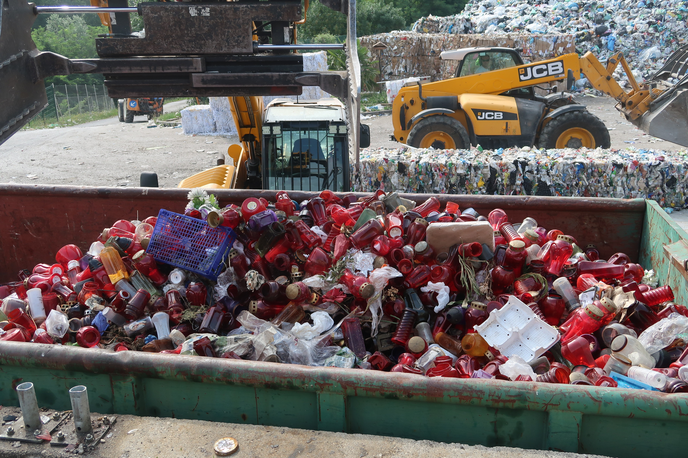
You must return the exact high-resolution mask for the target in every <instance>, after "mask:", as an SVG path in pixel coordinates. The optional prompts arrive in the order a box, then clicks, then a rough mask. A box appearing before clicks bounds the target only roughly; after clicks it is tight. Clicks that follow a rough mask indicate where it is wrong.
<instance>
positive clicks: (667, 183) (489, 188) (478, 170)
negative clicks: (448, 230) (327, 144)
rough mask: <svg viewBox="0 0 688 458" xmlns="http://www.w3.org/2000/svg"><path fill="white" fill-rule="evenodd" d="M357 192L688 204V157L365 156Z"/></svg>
mask: <svg viewBox="0 0 688 458" xmlns="http://www.w3.org/2000/svg"><path fill="white" fill-rule="evenodd" d="M360 164H361V165H360V168H358V169H356V168H355V167H354V168H352V170H351V171H352V176H353V177H354V179H352V183H354V190H355V191H363V192H366V191H371V190H374V189H378V188H380V186H382V187H383V189H391V190H396V191H398V192H411V193H413V192H418V193H440V194H487V195H495V194H496V195H539V196H577V197H614V198H623V199H630V198H644V199H652V200H655V201H657V202H658V203H659V204H660V205H661V206H662V207H665V208H667V209H671V208H675V209H682V208H685V207H686V206H688V201H687V199H688V153H687V152H686V151H676V152H670V151H656V150H644V149H636V148H626V149H624V150H601V149H596V150H588V149H586V148H582V149H571V148H567V149H551V150H548V149H537V148H529V147H524V148H508V149H502V148H500V149H497V150H483V149H482V148H471V149H470V150H435V149H432V148H430V149H424V148H411V147H405V148H400V149H385V148H380V149H373V148H368V149H365V150H361V156H360Z"/></svg>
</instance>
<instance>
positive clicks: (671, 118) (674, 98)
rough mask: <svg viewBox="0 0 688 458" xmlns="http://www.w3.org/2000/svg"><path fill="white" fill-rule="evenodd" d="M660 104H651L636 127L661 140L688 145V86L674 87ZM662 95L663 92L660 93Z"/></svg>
mask: <svg viewBox="0 0 688 458" xmlns="http://www.w3.org/2000/svg"><path fill="white" fill-rule="evenodd" d="M670 92H671V94H667V96H668V97H664V98H663V100H662V102H663V103H661V104H658V105H656V107H655V104H654V103H653V104H651V106H650V111H648V112H647V113H645V114H644V115H642V116H641V117H640V119H639V122H640V123H639V124H638V127H639V128H640V129H642V130H643V131H645V132H647V133H648V134H650V135H652V136H654V137H658V138H661V139H663V140H666V141H669V142H673V143H677V144H679V145H682V146H688V86H684V87H682V88H676V89H675V90H671V91H670ZM662 96H664V94H662Z"/></svg>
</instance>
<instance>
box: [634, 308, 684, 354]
mask: <svg viewBox="0 0 688 458" xmlns="http://www.w3.org/2000/svg"><path fill="white" fill-rule="evenodd" d="M686 333H688V317H685V316H683V315H681V314H679V313H672V314H671V315H669V316H668V317H666V318H664V319H662V320H660V321H658V322H657V323H655V324H653V325H652V326H650V327H649V328H647V329H645V330H644V331H643V332H642V334H640V336H639V337H638V341H639V342H640V343H641V344H643V347H645V350H647V352H648V353H649V354H653V353H656V352H658V351H659V350H662V349H663V348H666V347H667V346H669V345H670V344H671V343H672V342H673V341H674V340H675V339H676V338H678V337H679V336H680V335H682V334H683V335H685V334H686Z"/></svg>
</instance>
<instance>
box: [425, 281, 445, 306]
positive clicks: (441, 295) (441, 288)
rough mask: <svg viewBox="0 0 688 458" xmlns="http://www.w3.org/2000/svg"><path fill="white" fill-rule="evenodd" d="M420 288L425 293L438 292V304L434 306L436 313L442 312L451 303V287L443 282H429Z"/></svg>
mask: <svg viewBox="0 0 688 458" xmlns="http://www.w3.org/2000/svg"><path fill="white" fill-rule="evenodd" d="M420 290H421V291H422V292H424V293H428V292H430V291H432V292H434V293H437V306H436V307H435V308H434V311H435V313H440V312H441V311H442V310H444V307H446V305H447V304H448V303H449V287H448V286H447V285H445V284H444V283H442V282H437V283H434V282H431V281H430V282H428V284H427V286H422V287H421V288H420Z"/></svg>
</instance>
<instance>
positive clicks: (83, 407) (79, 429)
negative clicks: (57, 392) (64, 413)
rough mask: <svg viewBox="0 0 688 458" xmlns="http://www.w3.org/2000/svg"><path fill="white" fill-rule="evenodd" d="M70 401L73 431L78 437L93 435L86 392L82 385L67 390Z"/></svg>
mask: <svg viewBox="0 0 688 458" xmlns="http://www.w3.org/2000/svg"><path fill="white" fill-rule="evenodd" d="M69 399H70V400H71V401H72V415H74V429H75V430H76V434H77V436H78V437H82V436H86V435H87V434H91V433H93V426H92V425H91V408H90V406H89V405H88V390H87V389H86V387H85V386H84V385H78V386H75V387H72V389H70V390H69Z"/></svg>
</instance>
